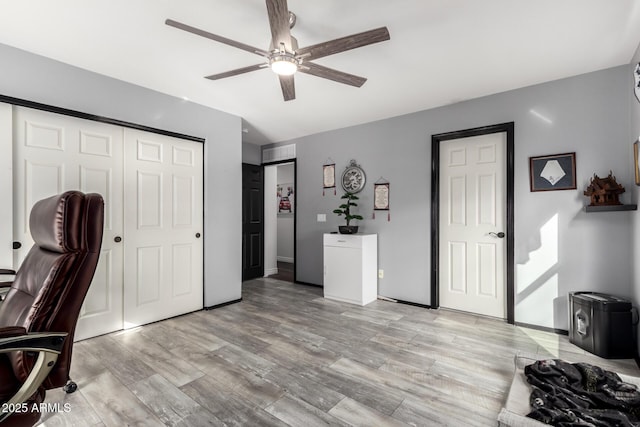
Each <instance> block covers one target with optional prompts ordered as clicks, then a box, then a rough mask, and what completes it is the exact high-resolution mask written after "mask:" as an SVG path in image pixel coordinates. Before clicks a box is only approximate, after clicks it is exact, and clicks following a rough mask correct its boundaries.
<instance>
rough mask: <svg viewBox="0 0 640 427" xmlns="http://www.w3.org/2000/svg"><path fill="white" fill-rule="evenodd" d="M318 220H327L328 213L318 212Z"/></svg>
mask: <svg viewBox="0 0 640 427" xmlns="http://www.w3.org/2000/svg"><path fill="white" fill-rule="evenodd" d="M318 222H327V214H318Z"/></svg>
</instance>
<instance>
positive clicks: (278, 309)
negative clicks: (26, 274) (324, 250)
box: [42, 279, 640, 427]
mask: <svg viewBox="0 0 640 427" xmlns="http://www.w3.org/2000/svg"><path fill="white" fill-rule="evenodd" d="M516 352H526V353H528V354H535V355H538V357H540V358H549V357H554V358H555V357H560V358H564V359H566V360H570V361H587V362H591V363H596V364H600V365H601V366H603V367H606V368H608V369H613V370H617V371H619V372H624V373H629V374H639V373H640V372H639V371H638V369H637V367H636V366H635V364H634V362H633V361H631V360H624V361H608V360H604V359H600V358H598V357H596V356H593V355H590V354H588V353H585V352H584V351H582V350H581V349H580V348H578V347H576V346H573V345H572V344H570V343H569V342H568V339H567V337H566V336H559V335H555V334H551V333H546V332H541V331H537V330H531V329H526V328H519V327H515V326H512V325H507V324H505V323H504V322H501V321H497V320H492V319H487V318H482V317H477V316H472V315H468V314H461V313H456V312H451V311H445V310H437V311H436V310H428V309H424V308H419V307H413V306H408V305H401V304H396V303H392V302H387V301H376V302H373V303H371V304H369V305H367V306H366V307H359V306H354V305H350V304H344V303H339V302H334V301H330V300H325V299H323V298H322V290H321V289H320V288H314V287H307V286H302V285H294V284H291V283H285V282H282V281H278V280H273V279H258V280H253V281H249V282H245V283H244V284H243V301H242V302H240V303H237V304H233V305H229V306H226V307H222V308H219V309H216V310H212V311H201V312H196V313H192V314H189V315H185V316H181V317H178V318H174V319H170V320H166V321H163V322H159V323H155V324H151V325H147V326H143V327H140V328H136V329H133V330H128V331H125V332H118V333H113V334H109V335H105V336H102V337H98V338H93V339H89V340H85V341H82V342H79V343H76V345H75V353H74V358H73V368H72V374H73V378H74V380H75V381H76V382H77V383H78V386H79V390H78V391H77V392H76V393H74V394H70V395H66V394H65V393H64V392H62V391H61V390H54V391H51V392H49V393H48V394H47V402H49V403H56V402H64V403H68V404H69V405H68V408H69V410H68V411H67V412H64V410H63V411H62V412H60V413H45V414H44V416H43V419H42V421H43V425H46V426H62V425H69V426H71V425H73V426H83V427H85V426H92V425H96V426H103V425H104V426H118V427H121V426H128V425H135V426H146V425H149V426H161V425H168V426H223V425H229V426H272V425H273V426H285V425H290V426H296V427H297V426H303V427H311V426H317V425H332V426H333V425H356V426H406V425H410V426H436V425H448V426H495V425H496V417H497V414H498V412H499V411H500V408H501V407H502V405H503V403H504V401H505V399H506V392H507V389H508V387H509V384H510V382H511V378H512V375H513V357H514V354H516Z"/></svg>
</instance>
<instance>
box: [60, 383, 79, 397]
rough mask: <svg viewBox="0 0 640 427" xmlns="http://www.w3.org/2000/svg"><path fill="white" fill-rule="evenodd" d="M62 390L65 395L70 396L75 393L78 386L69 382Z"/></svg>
mask: <svg viewBox="0 0 640 427" xmlns="http://www.w3.org/2000/svg"><path fill="white" fill-rule="evenodd" d="M62 389H63V390H64V391H65V392H66V393H67V394H71V393H73V392H74V391H76V390H77V389H78V384H76V383H74V382H73V381H71V380H69V381H68V382H67V383H66V384H65V385H64V386H63V387H62Z"/></svg>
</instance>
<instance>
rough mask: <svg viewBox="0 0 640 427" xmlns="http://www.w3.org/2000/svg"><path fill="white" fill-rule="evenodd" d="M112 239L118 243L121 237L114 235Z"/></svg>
mask: <svg viewBox="0 0 640 427" xmlns="http://www.w3.org/2000/svg"><path fill="white" fill-rule="evenodd" d="M113 241H114V242H116V243H120V242H122V237H120V236H116V237H114V238H113Z"/></svg>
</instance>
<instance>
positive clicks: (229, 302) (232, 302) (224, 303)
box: [204, 298, 242, 311]
mask: <svg viewBox="0 0 640 427" xmlns="http://www.w3.org/2000/svg"><path fill="white" fill-rule="evenodd" d="M241 301H242V298H239V299H236V300H233V301H227V302H223V303H222V304H216V305H212V306H209V307H205V308H204V309H205V310H207V311H208V310H214V309H216V308H220V307H225V306H227V305H231V304H235V303H238V302H241Z"/></svg>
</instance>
